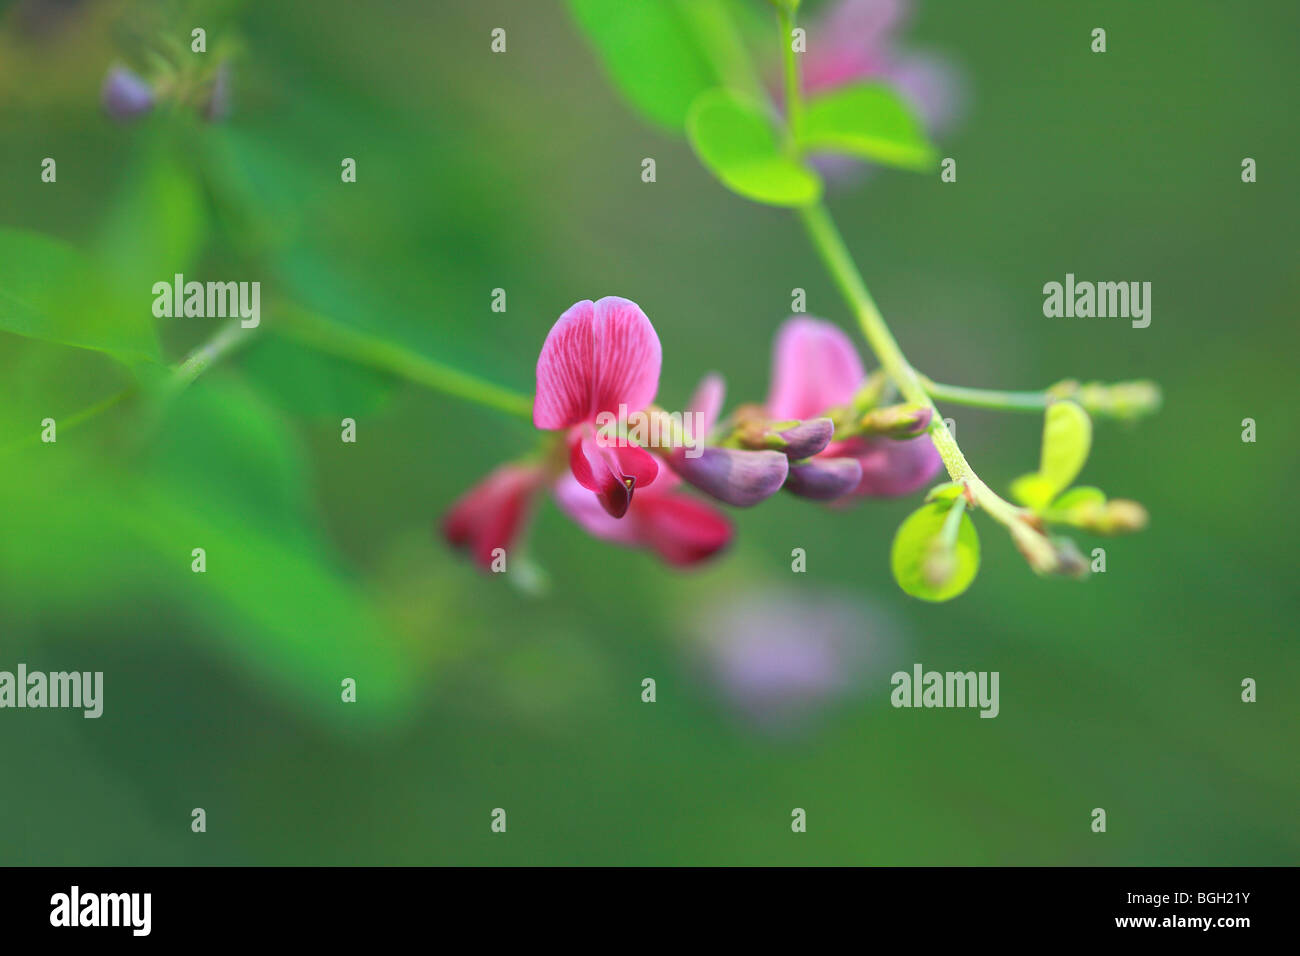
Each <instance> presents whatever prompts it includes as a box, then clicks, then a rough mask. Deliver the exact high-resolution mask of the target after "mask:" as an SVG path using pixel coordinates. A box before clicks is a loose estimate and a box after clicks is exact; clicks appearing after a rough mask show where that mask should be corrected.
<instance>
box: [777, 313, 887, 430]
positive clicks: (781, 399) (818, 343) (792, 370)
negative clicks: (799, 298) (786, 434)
mask: <svg viewBox="0 0 1300 956" xmlns="http://www.w3.org/2000/svg"><path fill="white" fill-rule="evenodd" d="M865 377H866V373H865V372H864V371H863V370H862V361H861V360H860V359H859V358H858V353H857V351H856V350H855V349H854V348H853V343H852V342H850V341H849V337H848V336H847V335H845V334H844V332H843V331H841V329H840V328H839V327H838V326H836V325H832V324H831V323H830V322H826V321H823V320H822V319H813V318H807V317H796V318H791V319H787V320H786V322H785V323H784V324H783V325H782V326H781V329H780V331H779V332H778V333H777V338H776V348H775V351H774V354H773V360H772V386H771V391H770V392H769V393H768V397H767V411H768V414H769V415H771V416H772V418H774V419H776V420H784V419H792V418H798V419H803V418H815V417H817V416H818V415H820V414H821V413H822V412H824V411H826V410H827V409H828V408H831V407H833V406H835V405H843V404H844V403H845V402H848V401H849V400H850V399H852V398H853V396H854V393H856V392H857V390H858V388H859V387H860V386H861V385H862V380H863V379H864V378H865Z"/></svg>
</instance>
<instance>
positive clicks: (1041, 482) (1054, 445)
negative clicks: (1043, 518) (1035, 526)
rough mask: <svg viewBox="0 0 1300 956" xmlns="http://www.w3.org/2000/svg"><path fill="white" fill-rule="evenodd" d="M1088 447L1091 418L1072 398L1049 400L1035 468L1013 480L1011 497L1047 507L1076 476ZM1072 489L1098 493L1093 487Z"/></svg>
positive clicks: (1028, 505) (1027, 504) (1028, 504)
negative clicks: (1070, 400) (1041, 446)
mask: <svg viewBox="0 0 1300 956" xmlns="http://www.w3.org/2000/svg"><path fill="white" fill-rule="evenodd" d="M1091 449H1092V419H1090V418H1089V417H1088V413H1087V412H1085V411H1084V410H1083V408H1082V407H1081V406H1079V405H1076V404H1075V403H1074V402H1053V403H1052V404H1051V405H1049V406H1048V407H1047V415H1046V416H1045V418H1044V420H1043V450H1042V458H1041V460H1040V463H1039V465H1038V471H1036V472H1031V473H1030V474H1028V475H1021V476H1020V477H1019V478H1017V479H1016V480H1015V481H1013V482H1012V483H1011V495H1012V497H1014V498H1015V499H1016V500H1017V501H1019V502H1020V503H1021V504H1022V505H1024V506H1025V507H1026V508H1031V509H1033V510H1034V511H1041V510H1043V509H1045V508H1047V507H1048V506H1049V505H1051V504H1052V502H1053V501H1055V500H1056V498H1057V496H1058V495H1060V494H1061V492H1063V491H1065V489H1066V488H1068V487H1069V486H1070V482H1072V481H1074V479H1075V478H1076V477H1078V474H1079V472H1080V471H1082V470H1083V464H1084V462H1086V461H1087V460H1088V452H1089V451H1090V450H1091ZM1075 491H1076V492H1079V493H1083V492H1096V494H1097V495H1101V492H1100V491H1097V490H1096V489H1095V488H1094V489H1083V488H1080V489H1076V490H1075ZM1072 494H1073V492H1072ZM1102 497H1103V499H1104V497H1105V496H1104V495H1103V496H1102Z"/></svg>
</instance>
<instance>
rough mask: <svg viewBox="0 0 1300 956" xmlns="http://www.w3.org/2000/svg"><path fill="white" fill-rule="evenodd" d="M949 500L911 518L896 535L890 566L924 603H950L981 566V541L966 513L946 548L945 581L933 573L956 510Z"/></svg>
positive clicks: (901, 584) (900, 582)
mask: <svg viewBox="0 0 1300 956" xmlns="http://www.w3.org/2000/svg"><path fill="white" fill-rule="evenodd" d="M952 508H953V506H952V504H951V503H950V502H947V501H932V502H930V503H929V504H925V505H922V506H921V507H920V508H918V509H917V510H916V511H914V512H912V513H911V514H910V515H908V517H907V519H906V520H905V521H904V522H903V523H902V525H900V526H899V529H898V533H897V534H895V535H894V546H893V549H892V551H891V553H890V567H891V568H892V569H893V572H894V580H896V581H897V582H898V586H899V587H900V588H902V589H903V590H904V591H905V592H906V593H908V594H910V595H911V596H912V597H915V598H920V599H921V600H923V601H949V600H951V599H952V598H955V597H956V596H957V595H959V594H961V593H962V592H963V591H965V590H966V589H967V588H968V587H970V584H971V582H972V581H974V580H975V575H976V573H977V572H978V571H979V567H980V540H979V535H978V534H977V533H976V531H975V523H974V522H973V521H971V520H970V515H968V514H967V513H966V512H965V511H963V512H962V514H961V519H960V521H961V525H960V526H959V528H958V529H957V539H956V542H955V543H954V545H953V547H952V548H951V549H942V550H943V552H944V554H943V555H941V558H942V559H943V560H944V561H945V562H946V563H945V565H944V571H945V573H944V574H943V575H942V577H941V580H936V579H935V576H934V574H933V568H934V563H933V562H934V561H935V559H936V558H935V553H936V551H937V550H940V549H939V548H937V542H938V541H939V538H940V535H941V533H942V532H943V528H944V524H945V522H946V521H947V520H948V516H949V513H950V512H951V511H952Z"/></svg>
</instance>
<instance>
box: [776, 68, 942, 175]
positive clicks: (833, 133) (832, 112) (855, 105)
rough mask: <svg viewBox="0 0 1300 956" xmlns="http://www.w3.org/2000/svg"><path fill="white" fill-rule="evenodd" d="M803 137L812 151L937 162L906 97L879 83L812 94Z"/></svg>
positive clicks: (904, 162)
mask: <svg viewBox="0 0 1300 956" xmlns="http://www.w3.org/2000/svg"><path fill="white" fill-rule="evenodd" d="M799 141H800V145H801V146H803V147H804V148H805V149H807V150H810V151H813V152H830V153H842V154H844V155H847V156H854V157H857V158H858V159H865V160H869V161H871V162H873V163H883V164H885V165H888V166H901V167H903V168H905V169H916V170H923V169H926V168H928V167H929V166H930V165H931V164H933V162H934V150H933V148H932V147H931V146H930V143H929V141H928V140H927V139H926V136H925V127H924V126H922V124H921V121H920V120H919V119H918V118H917V117H916V115H915V114H914V113H913V112H912V110H911V107H909V106H908V105H907V103H906V102H905V101H904V100H903V98H902V97H900V96H899V95H898V94H897V93H895V92H894V91H893V90H891V89H890V88H889V87H887V86H884V85H882V84H879V83H863V84H858V85H854V86H848V87H844V88H842V89H838V90H836V91H835V92H833V93H827V94H826V95H825V96H820V97H817V98H816V99H813V100H811V101H810V102H809V103H808V106H807V109H806V111H805V113H804V117H803V124H802V126H801V128H800V137H799Z"/></svg>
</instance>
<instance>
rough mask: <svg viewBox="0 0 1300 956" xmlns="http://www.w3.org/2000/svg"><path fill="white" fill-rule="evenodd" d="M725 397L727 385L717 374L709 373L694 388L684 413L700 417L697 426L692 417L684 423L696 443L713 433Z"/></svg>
mask: <svg viewBox="0 0 1300 956" xmlns="http://www.w3.org/2000/svg"><path fill="white" fill-rule="evenodd" d="M726 395H727V384H726V382H724V381H723V379H722V376H721V375H719V374H718V373H716V372H710V373H709V374H708V375H706V376H704V378H703V379H701V380H700V384H699V385H697V386H696V387H695V394H694V395H692V396H691V399H690V401H688V402H687V403H686V408H685V411H687V412H691V413H693V414H694V415H699V416H700V420H699V423H698V425H697V424H696V422H695V421H694V418H693V417H692V418H690V419H687V421H686V428H687V431H688V432H690V434H691V435H692V437H694V438H695V439H697V440H698V441H705V440H706V439H707V438H708V437H709V432H711V431H713V426H714V425H716V424H717V423H718V415H719V414H720V413H721V412H722V402H723V399H724V398H726ZM692 429H693V430H692Z"/></svg>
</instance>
